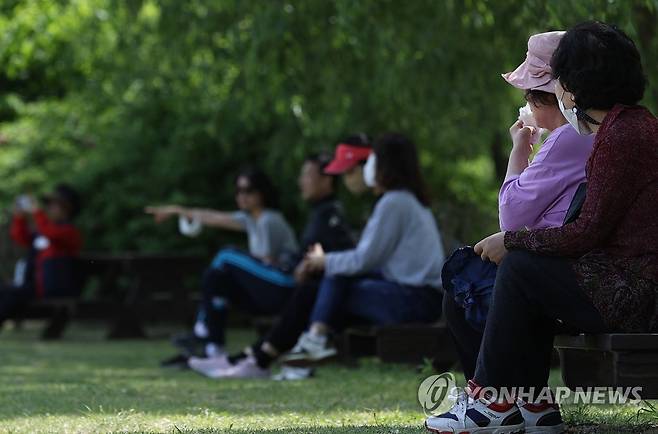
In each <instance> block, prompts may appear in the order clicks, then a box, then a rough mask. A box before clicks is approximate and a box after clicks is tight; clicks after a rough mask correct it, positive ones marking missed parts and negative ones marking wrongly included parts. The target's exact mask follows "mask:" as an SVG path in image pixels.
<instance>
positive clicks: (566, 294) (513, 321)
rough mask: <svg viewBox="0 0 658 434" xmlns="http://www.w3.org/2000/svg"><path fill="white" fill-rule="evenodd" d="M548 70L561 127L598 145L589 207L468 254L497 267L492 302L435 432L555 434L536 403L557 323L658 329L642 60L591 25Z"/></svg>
mask: <svg viewBox="0 0 658 434" xmlns="http://www.w3.org/2000/svg"><path fill="white" fill-rule="evenodd" d="M551 66H552V68H553V75H554V77H555V78H556V79H557V80H558V83H557V84H556V89H555V90H556V95H557V97H558V102H559V104H560V107H561V109H562V112H563V113H564V115H565V117H566V118H567V120H568V121H569V123H570V124H571V125H572V126H573V128H574V129H576V131H578V132H579V133H580V134H583V135H588V134H593V133H595V134H596V137H595V139H594V150H593V151H592V156H591V157H590V159H589V161H588V164H587V195H586V199H585V202H584V204H583V207H582V211H581V213H580V216H579V217H578V218H577V219H576V220H575V221H574V222H573V223H570V224H567V225H564V226H562V227H558V228H549V229H536V230H531V231H527V230H521V231H507V232H499V233H497V234H494V235H492V236H490V237H488V238H486V239H484V240H482V241H481V242H480V243H478V244H477V245H476V246H475V250H476V252H477V253H479V254H481V255H482V258H483V259H489V260H491V261H493V262H496V263H498V264H500V268H499V270H498V275H497V278H496V284H495V287H494V294H493V302H492V304H491V308H490V311H489V316H488V319H487V324H486V327H485V330H484V338H483V341H482V346H481V348H480V353H479V355H478V360H477V367H476V371H475V376H474V378H473V379H472V380H471V381H469V385H468V387H467V388H466V390H465V393H464V394H462V395H461V396H460V397H459V398H458V401H457V403H456V404H455V406H454V407H453V408H452V409H451V410H450V411H448V412H447V413H445V414H442V415H440V416H436V417H430V418H429V419H428V420H427V422H426V424H427V427H428V429H429V430H430V431H433V432H439V433H443V432H460V433H471V432H482V428H481V427H482V426H485V425H486V426H487V428H488V429H490V430H491V431H490V432H494V431H495V432H498V433H514V432H523V430H524V429H527V430H528V431H530V430H532V432H533V433H543V432H545V433H559V432H562V420H561V418H560V417H559V407H558V405H557V403H554V402H552V401H553V400H552V399H539V397H540V396H542V395H541V394H542V393H545V391H546V388H547V384H548V376H549V372H550V361H551V353H552V350H553V338H554V336H555V334H556V333H557V325H558V323H559V324H560V326H561V327H564V328H567V329H568V330H571V331H575V332H584V333H606V332H611V331H617V332H624V333H633V332H638V333H646V332H650V331H655V330H657V329H658V303H657V301H658V247H657V246H658V226H657V224H656V216H657V215H658V120H657V119H656V118H655V117H654V116H653V115H652V114H651V113H650V112H649V111H648V110H647V109H646V108H644V107H642V106H639V105H637V104H638V102H639V101H640V100H641V99H642V96H643V93H644V89H645V84H646V83H645V76H644V73H643V71H642V65H641V60H640V54H639V52H638V50H637V48H636V47H635V44H634V43H633V41H632V40H631V39H630V38H629V37H628V36H627V35H626V34H624V33H623V32H622V31H621V30H619V29H617V28H616V27H614V26H610V25H607V24H604V23H600V22H586V23H582V24H579V25H577V26H575V27H574V28H572V29H570V30H569V31H567V33H566V34H565V35H564V37H563V38H562V40H561V41H560V44H559V46H558V48H557V50H556V52H555V54H554V55H553V58H552V60H551ZM514 388H517V390H518V388H523V389H524V392H528V391H532V390H534V397H526V401H528V402H519V403H518V404H517V402H516V401H515V400H514V399H513V398H510V397H509V395H508V394H506V393H503V392H505V389H506V390H507V392H509V391H510V390H511V391H513V390H514ZM496 393H497V394H498V396H496ZM544 396H545V395H544ZM528 398H529V399H528Z"/></svg>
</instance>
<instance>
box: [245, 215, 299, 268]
mask: <svg viewBox="0 0 658 434" xmlns="http://www.w3.org/2000/svg"><path fill="white" fill-rule="evenodd" d="M233 219H234V220H235V221H237V222H239V223H240V224H241V225H242V227H243V228H244V229H245V231H246V232H247V239H248V241H249V253H250V254H251V255H252V256H255V257H256V258H258V259H264V258H267V257H269V258H271V259H273V260H274V261H277V262H281V261H284V260H285V259H286V258H287V257H288V256H290V255H293V254H296V253H297V250H298V249H299V245H298V244H297V239H296V238H295V233H294V232H293V230H292V229H291V228H290V225H289V224H288V222H287V221H286V219H285V218H284V217H283V215H282V214H281V213H280V212H279V211H274V210H271V209H266V210H264V211H263V213H262V214H261V215H260V217H259V218H258V220H256V219H254V218H253V217H252V216H251V214H249V213H246V212H244V211H236V212H234V213H233Z"/></svg>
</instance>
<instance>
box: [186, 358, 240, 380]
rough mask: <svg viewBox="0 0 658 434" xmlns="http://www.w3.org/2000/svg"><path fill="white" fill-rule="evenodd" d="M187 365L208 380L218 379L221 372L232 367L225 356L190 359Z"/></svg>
mask: <svg viewBox="0 0 658 434" xmlns="http://www.w3.org/2000/svg"><path fill="white" fill-rule="evenodd" d="M187 364H188V365H189V367H190V368H191V369H193V370H195V371H196V372H198V373H199V374H201V375H205V376H206V377H210V378H218V377H219V374H220V373H221V372H222V371H224V370H226V369H229V368H231V367H232V366H233V365H231V364H230V363H229V361H228V358H227V357H226V356H225V355H222V356H217V357H207V358H201V357H190V359H189V360H188V361H187Z"/></svg>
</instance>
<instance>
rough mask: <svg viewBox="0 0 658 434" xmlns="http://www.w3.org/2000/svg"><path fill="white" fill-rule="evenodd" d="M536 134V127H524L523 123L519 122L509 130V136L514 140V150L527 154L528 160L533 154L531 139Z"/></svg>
mask: <svg viewBox="0 0 658 434" xmlns="http://www.w3.org/2000/svg"><path fill="white" fill-rule="evenodd" d="M532 133H534V127H527V126H524V125H523V121H521V120H517V121H516V122H514V123H513V124H512V126H511V127H510V129H509V135H510V137H511V138H512V144H513V148H512V149H513V150H518V151H523V152H526V155H527V156H526V160H527V159H528V158H529V157H530V154H531V153H532V144H531V143H530V139H531V138H532Z"/></svg>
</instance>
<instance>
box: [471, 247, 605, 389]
mask: <svg viewBox="0 0 658 434" xmlns="http://www.w3.org/2000/svg"><path fill="white" fill-rule="evenodd" d="M558 330H559V331H560V332H562V331H563V330H569V331H573V332H584V333H604V332H606V331H607V327H606V325H605V324H604V322H603V319H602V318H601V315H600V314H599V312H598V311H597V310H596V308H595V307H594V306H593V305H592V302H591V301H590V300H589V298H588V297H587V296H586V295H585V294H584V293H583V291H582V290H581V289H580V287H579V285H578V282H577V280H576V275H575V273H574V271H573V269H572V267H571V265H570V263H569V262H568V261H567V260H566V259H564V258H558V257H549V256H543V255H538V254H535V253H531V252H527V251H520V250H513V251H510V252H509V253H508V254H507V256H506V257H505V259H504V260H503V262H502V264H501V265H500V267H499V269H498V274H497V276H496V284H495V286H494V291H493V300H492V303H491V306H490V309H489V316H488V317H487V323H486V326H485V329H484V337H483V339H482V345H481V347H480V352H479V355H478V359H477V366H476V370H475V378H474V379H475V382H476V383H478V384H479V385H481V386H485V387H537V388H542V387H545V386H546V385H547V384H548V376H549V373H550V362H551V352H552V349H553V338H554V337H555V334H556V333H557V332H558Z"/></svg>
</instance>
